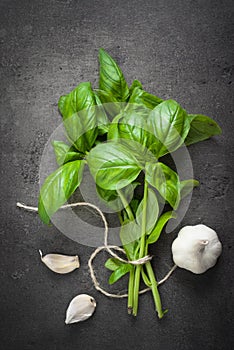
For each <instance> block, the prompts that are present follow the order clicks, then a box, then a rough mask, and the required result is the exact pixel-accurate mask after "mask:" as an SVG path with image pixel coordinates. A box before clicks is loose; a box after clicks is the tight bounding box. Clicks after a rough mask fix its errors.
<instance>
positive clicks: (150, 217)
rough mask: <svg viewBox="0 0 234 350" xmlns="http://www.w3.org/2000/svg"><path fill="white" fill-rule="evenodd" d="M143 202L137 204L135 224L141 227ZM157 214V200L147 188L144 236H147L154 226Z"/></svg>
mask: <svg viewBox="0 0 234 350" xmlns="http://www.w3.org/2000/svg"><path fill="white" fill-rule="evenodd" d="M143 206H144V202H143V199H142V201H141V202H140V204H139V207H138V209H137V212H136V223H137V224H138V225H139V226H140V227H141V224H142V215H143V214H142V213H143ZM158 214H159V206H158V200H157V197H156V195H155V193H154V191H153V190H152V189H151V188H149V189H148V194H147V202H146V231H145V233H146V234H149V233H150V232H151V231H152V229H153V227H154V226H155V224H156V222H157V220H158Z"/></svg>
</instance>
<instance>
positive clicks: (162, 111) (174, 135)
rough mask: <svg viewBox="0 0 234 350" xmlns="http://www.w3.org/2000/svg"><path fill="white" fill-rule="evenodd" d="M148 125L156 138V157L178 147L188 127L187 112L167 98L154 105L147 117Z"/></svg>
mask: <svg viewBox="0 0 234 350" xmlns="http://www.w3.org/2000/svg"><path fill="white" fill-rule="evenodd" d="M147 122H148V125H149V127H150V129H151V130H152V133H153V134H154V135H155V137H156V138H157V139H158V142H157V143H158V144H157V147H155V149H156V150H157V152H158V157H162V156H163V155H165V154H167V153H169V152H170V153H171V152H173V151H175V150H176V149H177V148H179V147H180V146H181V145H182V144H183V142H184V140H185V138H186V136H187V134H188V132H189V128H190V120H189V118H188V116H187V113H186V112H185V110H184V109H182V108H181V107H180V105H179V104H178V103H177V102H176V101H174V100H167V101H164V102H162V103H160V104H159V105H158V106H157V107H155V108H154V109H153V110H152V111H151V113H150V114H149V118H148V121H147Z"/></svg>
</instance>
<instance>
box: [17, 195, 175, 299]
mask: <svg viewBox="0 0 234 350" xmlns="http://www.w3.org/2000/svg"><path fill="white" fill-rule="evenodd" d="M16 206H17V207H19V208H23V209H25V210H28V211H33V212H38V208H37V207H32V206H29V205H25V204H24V203H20V202H17V203H16ZM77 206H86V207H90V208H93V209H95V210H96V211H97V212H98V213H99V215H100V216H101V218H102V221H103V223H104V245H103V246H100V247H98V248H96V249H95V251H94V252H93V253H92V254H91V255H90V257H89V260H88V267H89V271H90V276H91V279H92V282H93V284H94V287H95V288H96V290H98V291H99V292H101V293H102V294H104V295H106V296H108V297H111V298H127V297H128V294H127V293H125V294H119V293H118V294H112V293H109V292H107V291H106V290H105V289H103V288H102V287H101V286H100V283H99V282H98V280H97V278H96V276H95V271H94V268H93V261H94V259H95V257H96V256H97V255H98V254H99V253H100V252H101V251H102V250H106V251H107V252H108V253H109V254H110V255H111V256H112V257H114V258H116V259H118V260H119V261H121V262H123V263H126V264H132V265H143V264H145V263H146V262H147V261H150V260H151V259H152V256H150V255H146V256H144V257H143V258H140V259H137V260H127V259H123V258H122V257H120V256H119V255H117V254H116V253H114V252H113V250H115V251H119V252H121V253H123V254H124V255H126V253H125V251H124V249H122V248H120V247H119V246H115V245H109V244H108V230H109V229H108V223H107V220H106V217H105V215H104V214H103V212H102V211H101V209H99V208H98V207H97V206H96V205H94V204H92V203H88V202H77V203H71V204H65V205H63V206H61V208H60V209H67V208H74V207H77ZM176 267H177V266H176V265H174V266H173V267H172V268H171V269H170V271H169V272H168V273H167V274H166V276H165V277H164V278H163V279H162V280H160V281H159V282H158V285H160V284H162V283H164V282H165V281H166V280H167V279H168V278H169V277H170V276H171V274H172V273H173V272H174V271H175V269H176ZM150 289H151V288H145V289H142V290H140V291H139V294H143V293H146V292H148V291H149V290H150Z"/></svg>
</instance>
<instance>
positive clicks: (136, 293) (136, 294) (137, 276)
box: [133, 180, 148, 316]
mask: <svg viewBox="0 0 234 350" xmlns="http://www.w3.org/2000/svg"><path fill="white" fill-rule="evenodd" d="M147 198H148V183H147V182H146V180H145V183H144V197H143V212H142V231H141V239H140V251H139V259H140V258H143V256H144V253H145V232H146V213H147V211H146V210H147ZM141 269H142V266H141V265H137V267H136V272H135V281H134V299H133V300H134V301H133V315H134V316H136V315H137V311H138V299H139V287H140V276H141Z"/></svg>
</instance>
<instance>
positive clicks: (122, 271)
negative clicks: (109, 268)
mask: <svg viewBox="0 0 234 350" xmlns="http://www.w3.org/2000/svg"><path fill="white" fill-rule="evenodd" d="M131 269H132V265H131V264H122V265H121V266H120V267H119V268H118V269H117V270H115V271H114V272H112V274H111V275H110V278H109V284H113V283H115V282H117V281H118V280H119V279H120V278H121V277H123V276H124V275H126V273H128V272H129V271H130V270H131Z"/></svg>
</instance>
